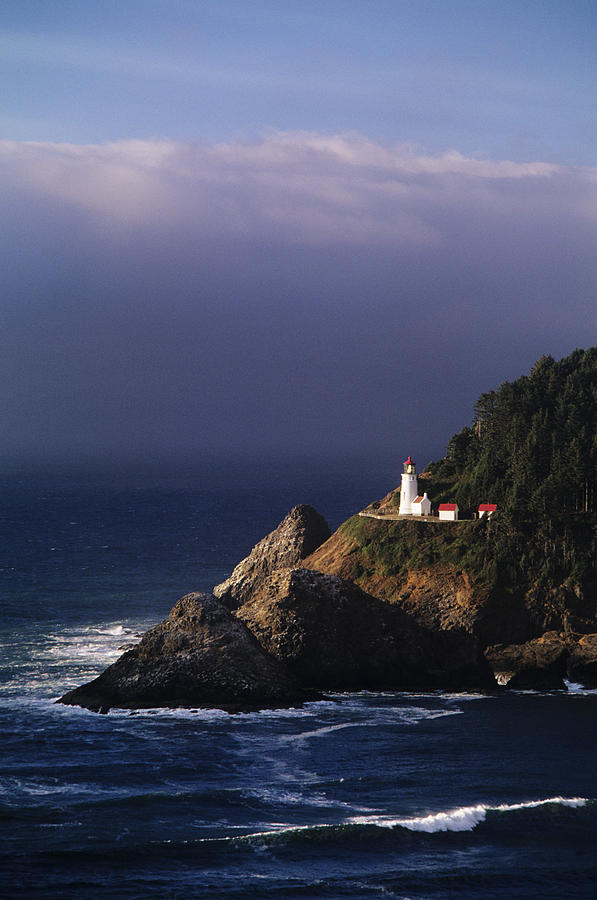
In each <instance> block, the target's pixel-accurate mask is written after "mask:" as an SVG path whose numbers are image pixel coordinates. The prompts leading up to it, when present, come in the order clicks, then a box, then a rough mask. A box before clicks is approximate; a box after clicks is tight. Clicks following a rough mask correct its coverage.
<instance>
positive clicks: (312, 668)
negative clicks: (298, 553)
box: [237, 568, 494, 690]
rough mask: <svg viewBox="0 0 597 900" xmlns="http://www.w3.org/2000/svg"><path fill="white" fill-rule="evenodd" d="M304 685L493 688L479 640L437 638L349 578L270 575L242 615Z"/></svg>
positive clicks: (456, 634)
mask: <svg viewBox="0 0 597 900" xmlns="http://www.w3.org/2000/svg"><path fill="white" fill-rule="evenodd" d="M237 616H238V618H239V619H241V620H242V621H243V622H245V623H246V625H247V626H248V628H249V629H250V630H251V631H252V633H253V634H254V635H255V637H256V638H257V640H258V641H259V643H260V644H261V645H262V646H263V647H264V648H265V649H266V650H267V651H268V653H269V654H271V655H272V656H275V657H276V658H277V659H279V660H283V661H284V663H285V664H286V665H287V666H288V667H289V668H290V670H291V671H292V672H293V673H294V675H295V676H296V678H297V679H298V680H299V681H300V683H301V684H303V685H308V686H310V687H313V688H318V689H321V690H326V689H327V690H359V689H380V688H387V689H391V688H393V689H407V688H409V689H410V688H422V689H423V688H425V689H427V688H437V687H446V688H452V689H468V688H472V687H490V686H493V684H494V681H493V678H492V675H491V672H490V670H489V667H488V666H487V663H486V661H485V659H484V658H483V655H482V652H481V649H480V647H479V644H478V642H477V641H476V640H475V639H474V638H473V637H472V636H470V635H467V634H464V633H463V632H456V631H454V632H452V633H450V634H447V633H443V634H433V633H431V632H429V631H427V630H425V629H424V628H421V627H420V626H419V625H417V623H416V622H415V621H413V620H412V619H411V618H410V617H409V616H407V615H406V614H405V613H403V612H402V611H401V610H400V609H398V608H397V607H396V606H391V605H389V604H387V603H384V602H383V601H382V600H379V599H378V598H376V597H373V596H371V595H369V594H366V593H365V592H364V591H362V590H361V589H360V588H358V587H357V586H356V585H355V584H353V583H352V582H350V581H346V580H344V579H342V578H339V577H337V576H333V575H326V574H323V573H321V572H315V571H310V570H307V569H302V568H301V569H292V570H291V569H287V570H282V571H278V572H275V573H272V574H271V575H269V576H268V577H267V578H265V579H264V580H263V581H262V583H261V584H260V585H259V587H258V588H257V589H256V590H255V591H254V592H253V594H252V595H251V597H250V599H249V600H248V601H247V602H246V603H245V604H244V605H243V606H242V607H240V608H239V609H238V610H237Z"/></svg>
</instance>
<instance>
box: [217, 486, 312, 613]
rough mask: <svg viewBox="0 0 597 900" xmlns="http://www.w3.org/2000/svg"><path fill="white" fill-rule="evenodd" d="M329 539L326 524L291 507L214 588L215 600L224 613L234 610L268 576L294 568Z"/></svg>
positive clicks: (305, 508)
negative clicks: (222, 605)
mask: <svg viewBox="0 0 597 900" xmlns="http://www.w3.org/2000/svg"><path fill="white" fill-rule="evenodd" d="M329 536H330V529H329V528H328V525H327V522H326V521H325V519H324V518H323V517H322V516H320V515H319V513H318V512H316V511H315V510H314V509H313V507H312V506H307V505H305V504H301V505H299V506H295V507H294V508H293V509H291V510H290V512H289V513H288V515H287V516H286V517H285V518H284V519H283V520H282V522H280V524H279V525H278V527H277V528H276V529H275V530H274V531H272V532H270V534H268V535H267V536H266V537H264V538H263V539H262V540H261V541H259V543H258V544H256V545H255V546H254V547H253V549H252V550H251V552H250V554H249V555H248V556H247V557H246V558H245V559H243V560H242V562H240V563H239V564H238V565H237V566H236V568H235V569H234V571H233V573H232V575H231V576H230V578H228V579H227V580H226V581H224V582H222V584H219V585H217V586H216V587H215V588H214V594H215V596H216V597H218V598H219V599H220V600H221V601H222V603H224V604H225V606H227V607H228V609H236V608H237V607H238V606H241V605H242V604H243V603H244V602H245V601H246V600H248V599H249V597H250V596H251V593H252V592H253V591H254V590H255V589H256V588H257V587H258V586H259V585H260V584H261V583H262V582H263V580H264V579H265V578H266V577H267V576H268V575H269V574H270V573H271V572H275V571H276V569H282V568H288V567H292V566H296V565H298V564H299V563H300V562H301V560H303V559H305V557H307V556H309V554H311V553H313V551H314V550H316V549H317V547H319V546H320V544H322V543H323V542H324V541H325V540H327V539H328V538H329Z"/></svg>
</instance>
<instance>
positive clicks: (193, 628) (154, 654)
mask: <svg viewBox="0 0 597 900" xmlns="http://www.w3.org/2000/svg"><path fill="white" fill-rule="evenodd" d="M306 699H313V697H312V696H309V695H308V694H307V693H306V692H305V691H303V690H302V689H301V688H300V687H299V685H298V684H297V682H296V680H295V679H294V678H293V676H292V675H290V674H289V673H288V672H287V671H286V669H285V668H284V666H283V665H282V664H281V663H280V662H278V661H277V660H275V659H273V658H271V657H270V656H268V654H267V653H266V652H265V651H264V650H263V649H262V648H261V647H260V646H259V644H258V643H257V641H256V640H255V638H254V637H253V635H252V634H251V633H250V632H249V631H248V629H247V628H246V626H245V625H244V624H243V623H242V622H240V621H239V620H238V619H235V618H234V616H232V615H231V614H230V613H229V612H228V610H226V609H225V607H224V606H223V605H222V604H221V603H220V602H219V601H218V600H216V599H215V598H214V597H213V596H212V595H210V594H187V595H186V596H185V597H182V599H181V600H179V601H178V603H177V604H176V605H175V606H174V608H173V609H172V611H171V613H170V616H169V617H168V619H166V620H165V621H164V622H161V623H160V624H159V625H156V626H155V628H152V629H151V630H150V631H148V632H147V633H146V634H145V635H144V637H143V638H142V640H141V642H140V643H139V644H137V646H135V647H133V649H132V650H128V651H127V652H126V653H124V654H123V655H122V656H121V657H120V659H118V660H117V661H116V662H115V663H114V664H113V665H111V666H109V667H108V668H107V669H106V671H105V672H103V673H102V674H101V675H100V676H99V677H98V678H96V679H95V680H94V681H91V682H89V683H88V684H84V685H83V686H82V687H79V688H76V689H75V690H72V691H69V692H68V693H67V694H65V695H64V697H62V698H61V699H60V700H59V702H60V703H66V704H70V705H76V706H83V707H85V708H87V709H91V710H93V711H95V712H100V711H101V712H107V711H108V710H109V709H110V707H113V706H115V707H120V708H124V709H142V708H150V707H160V706H165V707H170V708H175V707H216V708H219V709H227V710H229V711H231V712H235V711H240V710H249V709H259V708H266V707H278V706H280V707H287V706H295V705H300V704H301V703H302V702H303V701H305V700H306Z"/></svg>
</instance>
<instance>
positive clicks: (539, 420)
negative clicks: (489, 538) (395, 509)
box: [429, 348, 597, 521]
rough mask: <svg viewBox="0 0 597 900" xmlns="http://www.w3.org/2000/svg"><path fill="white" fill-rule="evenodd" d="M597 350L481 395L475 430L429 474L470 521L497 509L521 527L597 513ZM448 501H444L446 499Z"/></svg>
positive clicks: (548, 364)
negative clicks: (492, 506)
mask: <svg viewBox="0 0 597 900" xmlns="http://www.w3.org/2000/svg"><path fill="white" fill-rule="evenodd" d="M596 468H597V348H591V349H589V350H575V351H574V352H573V353H571V354H570V356H567V357H566V358H565V359H562V360H560V361H559V362H556V361H555V360H554V359H553V357H551V356H543V357H541V359H540V360H539V361H538V362H537V363H536V364H535V365H534V366H533V368H532V370H531V372H530V374H529V375H528V376H523V377H521V378H518V379H517V380H516V381H514V382H506V383H505V384H503V385H502V386H501V387H500V388H499V390H497V391H489V392H488V393H486V394H482V395H481V397H480V398H479V400H478V402H477V405H476V407H475V418H474V421H473V423H472V425H471V426H470V427H467V428H464V429H463V430H462V431H461V432H459V433H458V434H456V435H454V436H453V437H452V438H451V440H450V442H449V444H448V451H447V454H446V457H445V459H443V460H441V461H440V462H438V463H433V464H432V465H431V466H430V468H429V471H430V473H431V474H432V476H433V481H434V482H435V483H436V484H437V486H438V487H440V485H441V486H442V493H445V492H446V491H448V492H449V493H450V497H449V498H448V497H446V498H445V499H454V500H456V502H457V503H458V505H459V506H460V507H461V509H462V510H463V511H465V512H468V513H469V514H470V513H472V512H473V510H475V509H476V508H477V506H478V504H479V503H481V502H486V503H498V504H499V507H500V510H501V511H502V512H503V513H506V514H507V515H508V516H509V517H511V518H512V519H514V520H516V521H524V520H530V519H532V520H534V521H538V520H540V521H547V520H550V519H553V518H557V517H559V516H561V515H562V514H565V515H571V514H574V513H591V512H595V511H596V510H597V493H596V489H597V486H596ZM442 483H443V484H442ZM442 499H443V498H442Z"/></svg>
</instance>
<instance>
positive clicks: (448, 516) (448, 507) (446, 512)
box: [439, 503, 458, 522]
mask: <svg viewBox="0 0 597 900" xmlns="http://www.w3.org/2000/svg"><path fill="white" fill-rule="evenodd" d="M439 517H440V521H443V522H455V521H456V520H457V519H458V504H457V503H440V505H439Z"/></svg>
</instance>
